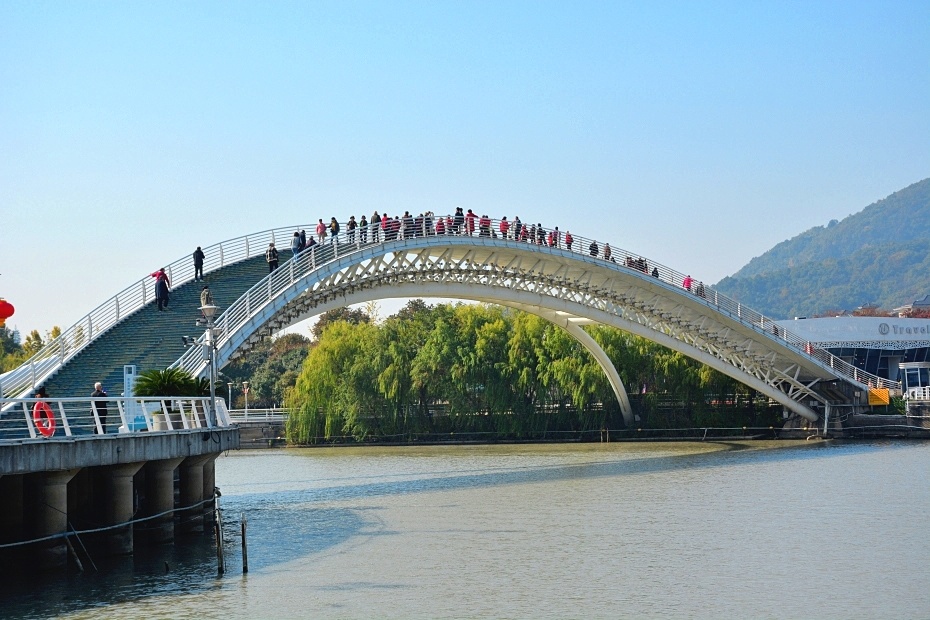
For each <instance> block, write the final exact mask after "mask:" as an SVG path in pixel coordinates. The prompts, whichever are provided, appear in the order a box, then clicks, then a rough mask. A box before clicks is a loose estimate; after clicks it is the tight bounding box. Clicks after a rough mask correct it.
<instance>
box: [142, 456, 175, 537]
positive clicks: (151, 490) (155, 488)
mask: <svg viewBox="0 0 930 620" xmlns="http://www.w3.org/2000/svg"><path fill="white" fill-rule="evenodd" d="M183 460H184V459H183V458H174V459H165V460H162V461H149V462H148V463H146V465H145V499H144V500H143V503H142V511H141V512H142V516H143V517H151V516H153V515H160V516H159V517H157V518H155V519H150V520H148V521H143V522H142V523H140V524H138V526H137V527H138V529H139V530H140V532H143V531H144V532H145V539H146V541H147V542H148V543H150V544H153V545H158V544H162V543H167V542H171V541H172V540H174V512H173V510H174V470H175V469H176V468H177V466H178V465H179V464H180V463H181V461H183Z"/></svg>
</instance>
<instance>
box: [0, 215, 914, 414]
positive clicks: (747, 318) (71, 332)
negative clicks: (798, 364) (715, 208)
mask: <svg viewBox="0 0 930 620" xmlns="http://www.w3.org/2000/svg"><path fill="white" fill-rule="evenodd" d="M440 219H442V221H443V225H442V226H441V227H440V226H439V225H438V223H439V220H440ZM386 222H391V223H392V224H391V225H386ZM471 222H472V223H471V224H469V220H468V219H465V220H463V221H461V222H460V223H459V222H457V221H456V220H455V218H454V217H453V216H451V215H446V216H435V215H432V214H430V215H429V216H428V217H417V218H413V217H411V218H407V219H405V220H399V219H392V220H386V219H385V220H382V225H381V226H380V227H379V228H375V227H373V226H366V227H364V228H361V227H359V228H357V229H355V230H352V231H349V230H347V226H345V225H342V226H341V229H342V230H341V232H340V234H339V235H337V236H330V237H328V238H327V239H326V240H325V242H324V243H323V244H317V245H315V246H312V247H310V248H307V249H306V250H304V251H303V252H301V253H300V254H298V255H297V256H296V257H294V258H292V259H291V260H289V261H288V262H286V263H284V264H283V265H281V267H280V268H279V269H277V270H275V271H274V272H272V273H270V274H268V275H267V276H266V277H265V278H263V279H262V280H261V281H260V282H258V283H257V284H255V285H254V286H253V287H252V288H251V289H249V291H247V292H246V294H245V295H243V296H242V297H240V299H239V300H238V301H237V302H236V303H234V304H233V305H232V306H230V307H229V308H228V309H227V310H226V311H225V312H224V313H223V314H222V315H221V316H220V317H218V319H217V320H216V325H217V327H218V328H221V329H222V332H221V333H222V335H221V339H225V338H228V335H229V334H231V333H233V331H235V330H236V329H238V328H239V327H240V326H241V325H242V324H243V323H245V321H247V320H249V319H250V318H251V317H253V316H255V314H256V313H257V312H258V311H260V310H261V308H263V307H264V306H265V305H266V304H267V303H269V302H270V301H271V300H272V299H274V297H275V296H276V295H277V294H279V293H280V292H281V291H282V290H284V289H285V288H287V287H289V286H290V285H291V284H292V283H293V282H294V281H296V280H297V279H300V278H302V277H304V276H306V275H308V274H309V273H310V272H312V271H314V270H315V269H317V268H318V267H320V266H322V265H324V264H327V263H329V262H331V261H334V260H337V259H338V258H339V257H341V256H345V255H346V254H349V253H351V252H354V251H358V250H360V249H362V248H364V247H369V246H371V245H374V244H377V243H381V242H382V241H384V242H388V241H395V240H403V239H407V238H416V237H429V236H438V235H440V234H442V235H459V236H474V237H479V238H480V237H484V238H495V239H498V240H501V241H505V242H508V243H514V244H531V243H535V244H536V245H539V246H545V247H550V248H553V249H559V250H567V251H570V252H573V253H577V254H579V255H584V256H588V257H591V258H595V259H599V260H604V261H609V262H612V263H614V264H616V265H618V266H619V267H622V268H627V269H631V270H634V271H640V272H642V273H643V274H644V275H646V276H654V277H656V278H657V279H658V280H660V281H662V282H665V283H668V284H670V285H672V286H676V287H684V288H687V289H688V290H689V291H690V292H691V293H692V294H693V295H695V296H696V297H699V298H701V299H702V300H703V301H704V302H705V303H706V304H707V305H708V306H710V307H712V308H714V309H715V310H717V311H719V312H721V313H723V314H726V315H728V316H729V317H731V318H733V319H735V320H737V321H739V322H740V323H742V324H743V325H746V326H748V327H751V328H752V329H754V330H755V331H758V332H762V333H765V334H767V335H768V336H769V337H771V338H776V339H778V340H781V341H782V342H783V343H784V344H785V345H787V346H788V347H791V348H793V349H795V350H796V352H799V353H802V354H804V355H807V356H809V357H811V358H812V359H816V360H817V361H818V362H820V363H821V364H822V365H824V366H825V367H828V368H830V369H831V370H833V371H834V372H835V373H836V374H837V375H839V376H843V377H846V378H848V379H850V380H852V381H855V382H857V383H860V384H862V385H866V386H869V387H878V388H888V389H890V390H893V391H895V392H898V391H900V383H898V382H895V381H890V380H888V379H884V378H881V377H878V376H877V375H873V374H871V373H867V372H865V371H863V370H860V369H859V368H857V367H855V366H854V365H852V364H850V363H849V362H846V361H844V360H842V359H840V358H838V357H836V356H834V355H832V354H831V353H829V352H828V351H826V350H824V349H820V348H817V347H816V346H815V345H813V344H812V343H810V342H809V341H807V340H805V339H804V338H801V337H800V336H798V335H796V334H793V333H791V332H789V331H788V330H785V329H783V328H781V327H778V326H777V325H776V323H775V321H774V319H772V318H769V317H765V316H763V315H762V314H761V313H759V312H757V311H755V310H753V309H751V308H748V307H746V306H745V305H743V304H741V303H740V302H738V301H736V300H734V299H732V298H730V297H728V296H726V295H724V294H722V293H720V292H719V291H717V290H716V289H713V288H711V287H710V286H707V285H705V284H704V283H703V282H701V281H699V280H696V279H692V280H691V281H690V284H691V286H690V287H686V286H684V285H685V283H686V278H690V276H689V275H687V274H684V273H682V272H680V271H676V270H674V269H671V268H669V267H666V266H665V265H661V264H659V263H655V262H652V261H647V260H646V259H645V258H643V257H642V256H641V255H637V254H633V253H631V252H628V251H627V250H623V249H620V248H610V245H609V244H607V243H603V242H599V241H596V240H594V239H591V238H588V237H581V236H577V235H572V242H571V243H570V244H569V242H568V236H569V231H566V230H558V229H557V228H551V229H550V228H546V227H543V226H539V225H533V224H523V225H521V227H520V231H519V234H518V233H517V227H516V225H515V222H508V225H509V229H508V230H507V233H506V234H503V233H502V229H501V222H502V220H498V219H491V218H475V219H474V220H471ZM300 228H304V229H307V230H309V231H310V234H309V235H308V241H309V239H310V238H311V237H313V236H314V235H313V234H312V233H313V232H314V231H315V226H307V225H300V226H296V227H294V226H291V227H285V228H276V229H271V230H266V231H262V232H258V233H254V234H250V235H246V236H243V237H237V238H235V239H232V240H229V241H224V242H221V243H218V244H215V245H212V246H209V247H207V248H206V249H205V250H204V253H205V254H207V259H206V260H205V261H204V273H207V272H210V271H215V270H217V269H220V268H222V267H224V266H226V265H229V264H233V263H235V262H239V261H242V260H246V259H248V258H251V257H253V256H256V255H261V254H263V253H264V251H265V249H266V248H267V245H268V243H274V242H275V240H276V238H280V239H283V240H288V241H290V239H291V238H292V237H293V234H294V231H295V230H299V229H300ZM440 230H441V232H440ZM608 248H610V251H609V254H608ZM166 272H168V277H169V279H170V280H171V283H172V286H177V285H179V283H185V282H188V281H190V280H192V279H193V276H194V262H193V258H192V257H191V256H190V255H188V256H186V257H184V258H182V259H180V260H177V261H175V262H173V263H171V264H170V265H168V266H167V267H166ZM154 286H155V284H154V279H153V278H151V277H146V278H143V279H142V280H140V281H139V282H137V283H136V284H134V285H132V286H130V287H128V288H127V289H125V290H124V291H122V292H120V293H118V294H117V295H116V296H114V297H112V298H111V299H109V300H108V301H106V302H104V303H103V304H101V305H100V306H98V307H97V308H96V309H94V310H93V311H91V312H90V313H89V314H88V315H87V316H85V317H84V318H83V319H81V320H80V321H78V323H76V324H75V325H73V326H71V327H69V328H68V329H67V330H65V331H64V332H63V333H62V334H61V335H60V336H59V337H58V338H56V339H55V340H53V341H52V342H50V343H48V344H47V345H46V346H44V347H43V348H42V349H41V350H40V351H39V352H37V353H36V354H35V355H34V356H33V357H32V358H30V359H29V360H28V361H27V362H25V363H24V364H23V365H22V366H19V367H18V368H16V369H14V370H12V371H10V372H8V373H6V374H4V375H0V396H4V395H7V394H11V395H12V394H15V395H23V394H25V393H27V392H28V391H29V390H30V389H32V388H34V387H35V386H36V385H38V384H40V383H41V382H42V381H44V380H45V379H46V378H47V377H49V376H51V374H53V373H54V372H55V371H56V370H57V369H58V368H59V367H60V366H61V365H62V364H64V363H65V362H67V361H68V360H69V359H70V358H71V357H73V356H74V355H75V354H76V353H78V352H79V351H80V350H81V349H83V348H84V347H86V346H87V345H88V344H89V343H90V342H91V341H92V340H94V339H96V338H98V337H99V336H100V335H101V334H103V333H104V332H105V331H106V330H108V329H110V328H111V327H112V326H113V325H115V324H116V323H117V322H119V321H120V320H121V319H122V318H125V317H126V316H128V315H129V314H130V313H132V312H135V311H136V310H139V309H140V308H142V307H143V306H144V305H145V304H147V303H149V301H150V300H152V299H154ZM200 340H201V342H202V341H203V340H204V338H203V337H202V338H201V339H200ZM221 342H222V340H221ZM199 357H200V355H199V354H198V353H197V352H196V351H195V349H189V350H188V352H187V353H186V354H185V355H184V356H183V357H182V358H181V360H179V362H178V363H176V364H175V365H176V366H181V367H182V368H185V369H186V370H188V371H190V372H197V371H198V370H199V368H200V366H201V365H202V360H199V359H197V358H199Z"/></svg>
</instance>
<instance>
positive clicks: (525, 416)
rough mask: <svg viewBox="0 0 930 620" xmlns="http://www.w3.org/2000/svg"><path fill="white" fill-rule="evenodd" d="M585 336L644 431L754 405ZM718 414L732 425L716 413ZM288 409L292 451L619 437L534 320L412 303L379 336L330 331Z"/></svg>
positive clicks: (669, 359)
mask: <svg viewBox="0 0 930 620" xmlns="http://www.w3.org/2000/svg"><path fill="white" fill-rule="evenodd" d="M590 333H591V335H592V336H593V337H594V338H595V340H597V341H598V343H599V344H600V345H601V346H602V347H603V348H604V350H605V351H606V352H607V354H608V355H609V356H610V358H611V360H612V361H613V362H614V364H615V365H616V366H617V368H618V369H619V371H620V373H621V377H622V378H623V380H624V382H625V383H626V385H627V387H628V388H631V391H632V392H633V393H634V394H636V393H637V392H639V390H640V388H641V387H642V386H646V387H647V394H646V396H645V397H643V398H642V400H641V402H638V407H639V411H640V413H641V414H642V415H643V416H644V418H645V421H644V423H646V424H648V425H651V426H652V427H681V426H691V425H693V424H694V423H695V421H696V420H701V421H715V422H726V423H733V422H734V421H735V422H739V425H745V424H746V420H745V419H740V418H739V416H740V415H741V413H740V412H741V411H743V410H744V407H742V408H741V406H739V403H738V402H737V403H734V401H740V400H742V402H743V403H746V402H751V400H752V399H751V394H750V393H749V392H748V390H746V389H745V388H743V387H742V386H740V385H739V384H737V383H736V382H734V381H733V380H731V379H729V378H728V377H726V376H724V375H721V374H720V373H717V372H715V371H713V370H711V369H710V368H707V367H704V366H702V365H701V364H698V363H697V362H694V361H693V360H690V359H689V358H686V357H684V356H683V355H681V354H679V353H675V352H673V351H670V350H668V349H665V348H663V347H661V346H659V345H656V344H655V343H652V342H650V341H647V340H644V339H641V338H637V337H635V336H632V335H630V334H626V333H624V332H621V331H619V330H616V329H611V328H608V327H595V328H591V331H590ZM734 395H735V396H734ZM669 401H674V402H677V403H679V406H677V407H676V408H674V413H669V411H672V410H671V409H669V408H668V407H667V406H666V407H665V408H662V407H660V404H662V403H668V402H669ZM721 403H726V404H727V406H728V407H730V409H732V412H733V413H732V416H731V415H730V414H729V413H727V412H724V413H723V414H716V413H714V412H715V410H716V409H717V408H719V407H720V406H721ZM286 405H287V407H288V408H289V409H290V412H291V413H290V416H289V419H288V426H287V436H288V439H289V440H290V441H292V442H295V443H311V442H316V441H324V440H328V439H332V438H339V437H344V436H348V437H353V438H355V439H365V438H388V439H389V438H394V439H397V438H403V437H405V436H407V435H409V434H412V433H440V434H441V433H473V432H493V433H495V434H497V435H500V436H508V437H513V438H519V437H527V436H530V434H532V433H540V432H549V431H590V430H595V431H596V430H598V429H601V428H604V427H612V428H617V427H619V426H622V416H620V413H619V406H618V405H617V403H616V397H615V395H614V393H613V390H612V388H611V386H610V384H609V382H608V380H607V378H606V376H605V375H604V372H603V371H602V369H601V368H600V366H599V365H598V364H597V362H596V361H595V360H594V358H593V357H592V356H591V355H590V354H589V353H588V352H587V351H586V350H585V349H584V348H583V347H582V346H581V345H580V344H579V343H578V342H577V341H576V340H575V339H574V338H572V337H571V336H570V335H569V334H568V333H567V332H565V331H564V330H562V329H561V328H559V327H557V326H555V325H553V324H551V323H549V322H547V321H545V320H543V319H541V318H539V317H537V316H535V315H531V314H526V313H523V312H517V311H512V310H508V309H505V308H501V307H498V306H483V305H461V304H460V305H439V306H428V305H426V304H425V303H423V302H419V303H411V304H408V305H407V306H406V307H405V308H404V309H403V310H402V311H401V312H399V313H398V314H396V315H394V316H392V317H389V318H388V319H387V320H385V321H384V322H383V323H381V324H380V325H373V324H370V323H367V322H349V321H345V320H336V321H333V322H331V323H330V324H329V325H328V326H327V327H326V329H325V330H324V331H323V332H322V333H321V337H320V339H319V341H318V342H316V343H315V346H313V347H312V349H311V350H310V353H309V355H308V356H307V358H306V360H305V361H304V363H303V367H302V369H301V370H300V374H299V376H298V377H297V381H296V384H295V386H294V388H293V389H292V390H290V391H289V392H288V393H287V396H286ZM731 405H732V406H731ZM702 416H703V417H702ZM715 416H716V417H715Z"/></svg>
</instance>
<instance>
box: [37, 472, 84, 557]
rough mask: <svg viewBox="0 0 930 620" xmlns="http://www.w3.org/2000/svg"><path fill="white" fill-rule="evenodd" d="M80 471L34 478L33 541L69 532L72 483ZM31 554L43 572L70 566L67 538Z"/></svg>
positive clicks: (50, 541) (44, 474)
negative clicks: (69, 505)
mask: <svg viewBox="0 0 930 620" xmlns="http://www.w3.org/2000/svg"><path fill="white" fill-rule="evenodd" d="M78 471H80V470H78V469H69V470H66V471H50V472H43V473H41V474H35V475H33V476H30V477H29V478H30V486H31V487H32V489H31V496H32V507H33V519H32V524H33V531H32V535H31V536H30V538H42V537H44V536H54V535H55V534H64V533H65V532H66V531H68V482H69V481H70V480H71V479H72V478H74V476H75V474H77V473H78ZM32 549H33V551H30V554H31V555H32V557H34V558H35V559H34V566H36V567H37V568H39V569H48V568H61V567H64V566H65V565H67V563H68V545H67V543H66V542H65V539H64V537H62V538H53V539H52V540H48V541H44V542H41V543H38V544H37V546H36V547H32Z"/></svg>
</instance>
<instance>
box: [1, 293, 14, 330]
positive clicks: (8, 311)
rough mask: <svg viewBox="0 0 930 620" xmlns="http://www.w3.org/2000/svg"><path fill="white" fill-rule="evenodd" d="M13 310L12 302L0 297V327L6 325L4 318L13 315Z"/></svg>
mask: <svg viewBox="0 0 930 620" xmlns="http://www.w3.org/2000/svg"><path fill="white" fill-rule="evenodd" d="M15 310H16V308H14V307H13V304H11V303H10V302H8V301H5V300H4V299H2V298H0V327H3V326H4V325H6V320H7V319H8V318H10V317H11V316H13V312H14V311H15Z"/></svg>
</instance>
